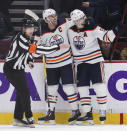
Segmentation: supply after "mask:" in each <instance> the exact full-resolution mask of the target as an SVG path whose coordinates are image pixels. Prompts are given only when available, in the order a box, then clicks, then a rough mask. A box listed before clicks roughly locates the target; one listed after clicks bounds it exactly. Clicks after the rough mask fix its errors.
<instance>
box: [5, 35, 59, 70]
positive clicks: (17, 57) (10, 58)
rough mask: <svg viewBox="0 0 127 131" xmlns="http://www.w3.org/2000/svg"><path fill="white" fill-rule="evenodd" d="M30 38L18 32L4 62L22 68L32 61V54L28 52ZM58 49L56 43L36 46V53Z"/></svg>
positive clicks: (51, 51)
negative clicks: (47, 45) (49, 45)
mask: <svg viewBox="0 0 127 131" xmlns="http://www.w3.org/2000/svg"><path fill="white" fill-rule="evenodd" d="M30 43H31V40H30V39H29V38H27V37H26V36H25V35H24V34H22V33H18V34H17V35H16V36H15V37H14V38H13V40H12V44H11V47H10V50H9V53H8V55H7V57H6V63H8V64H9V66H10V67H11V68H12V69H17V70H22V69H25V67H26V65H27V64H28V62H29V61H33V57H32V54H30V53H29V47H30ZM56 50H59V46H58V45H54V46H51V47H44V46H41V45H40V46H39V45H38V46H37V49H36V53H37V54H49V53H53V52H54V51H56Z"/></svg>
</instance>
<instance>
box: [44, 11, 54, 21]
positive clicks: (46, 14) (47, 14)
mask: <svg viewBox="0 0 127 131" xmlns="http://www.w3.org/2000/svg"><path fill="white" fill-rule="evenodd" d="M54 14H56V11H55V10H54V9H46V10H44V11H43V12H42V16H43V19H44V20H45V18H47V17H48V16H50V15H54Z"/></svg>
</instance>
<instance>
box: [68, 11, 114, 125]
mask: <svg viewBox="0 0 127 131" xmlns="http://www.w3.org/2000/svg"><path fill="white" fill-rule="evenodd" d="M70 16H71V19H72V20H73V21H74V22H75V25H74V26H73V27H71V28H70V29H69V31H68V36H69V40H70V44H71V48H72V53H73V57H74V62H75V63H76V64H77V87H78V92H79V94H80V102H81V105H82V108H83V111H84V113H85V114H84V115H82V116H80V117H79V118H78V119H77V123H81V122H83V121H87V120H88V121H89V122H90V121H92V120H93V117H92V113H91V112H90V111H91V97H90V96H89V88H90V82H92V87H93V88H94V90H95V92H96V96H97V102H98V104H99V109H100V111H99V112H100V121H101V122H104V120H106V106H107V93H106V91H107V89H106V88H107V87H106V84H105V77H104V65H103V61H104V59H103V56H102V53H101V50H100V47H99V44H98V40H97V39H100V40H102V41H106V42H113V40H114V39H115V35H114V33H113V31H106V30H104V29H102V28H101V27H99V26H96V25H95V24H94V22H93V21H92V20H91V19H87V18H86V16H85V14H84V13H83V12H82V11H81V10H78V9H76V10H74V11H72V13H71V14H70Z"/></svg>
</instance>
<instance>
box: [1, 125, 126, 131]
mask: <svg viewBox="0 0 127 131" xmlns="http://www.w3.org/2000/svg"><path fill="white" fill-rule="evenodd" d="M35 126H36V128H26V127H14V126H12V125H0V131H10V130H24V131H31V130H35V131H127V125H93V126H77V125H72V126H69V125H42V126H40V125H35Z"/></svg>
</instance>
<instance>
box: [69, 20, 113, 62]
mask: <svg viewBox="0 0 127 131" xmlns="http://www.w3.org/2000/svg"><path fill="white" fill-rule="evenodd" d="M68 36H69V41H70V44H71V48H72V54H73V57H74V62H76V63H77V64H78V63H82V62H85V63H90V64H94V63H98V62H101V61H104V59H103V56H102V53H101V50H100V46H99V44H98V40H97V38H99V39H100V40H102V41H106V42H113V40H114V39H115V34H114V32H113V31H106V30H104V29H102V28H101V27H99V26H95V24H93V23H92V24H91V23H90V22H88V25H86V26H85V28H84V29H83V30H77V28H76V26H73V27H72V28H70V29H69V30H68Z"/></svg>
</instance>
